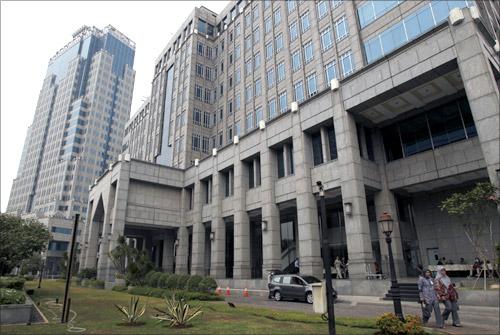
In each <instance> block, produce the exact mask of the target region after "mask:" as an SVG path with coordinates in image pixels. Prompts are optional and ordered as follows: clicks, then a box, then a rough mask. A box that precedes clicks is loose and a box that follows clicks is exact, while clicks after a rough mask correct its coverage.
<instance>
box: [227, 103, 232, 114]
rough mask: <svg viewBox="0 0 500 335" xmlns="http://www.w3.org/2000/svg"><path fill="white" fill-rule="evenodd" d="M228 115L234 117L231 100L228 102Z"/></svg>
mask: <svg viewBox="0 0 500 335" xmlns="http://www.w3.org/2000/svg"><path fill="white" fill-rule="evenodd" d="M227 115H233V101H232V100H229V101H228V102H227Z"/></svg>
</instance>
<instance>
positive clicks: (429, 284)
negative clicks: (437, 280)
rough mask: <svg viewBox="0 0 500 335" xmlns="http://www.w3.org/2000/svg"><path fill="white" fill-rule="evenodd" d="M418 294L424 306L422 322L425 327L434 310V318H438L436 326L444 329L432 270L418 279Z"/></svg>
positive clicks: (426, 271)
mask: <svg viewBox="0 0 500 335" xmlns="http://www.w3.org/2000/svg"><path fill="white" fill-rule="evenodd" d="M418 293H419V296H420V301H421V303H422V304H423V305H424V306H423V307H422V322H423V323H424V325H425V324H426V323H427V322H428V321H429V319H430V318H431V315H432V310H434V317H435V318H436V326H437V327H438V328H443V324H444V323H443V318H442V316H441V310H440V309H439V300H438V297H437V295H436V291H435V290H434V280H433V279H432V273H431V271H430V270H425V271H423V273H422V274H420V276H419V277H418Z"/></svg>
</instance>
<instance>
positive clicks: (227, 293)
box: [226, 286, 231, 297]
mask: <svg viewBox="0 0 500 335" xmlns="http://www.w3.org/2000/svg"><path fill="white" fill-rule="evenodd" d="M230 295H231V290H230V289H229V286H228V287H226V296H228V297H229V296H230Z"/></svg>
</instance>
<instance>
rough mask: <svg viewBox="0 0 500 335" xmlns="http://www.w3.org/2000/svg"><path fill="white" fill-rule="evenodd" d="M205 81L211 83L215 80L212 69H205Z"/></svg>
mask: <svg viewBox="0 0 500 335" xmlns="http://www.w3.org/2000/svg"><path fill="white" fill-rule="evenodd" d="M205 79H206V80H210V81H212V80H213V78H212V68H210V67H208V66H206V67H205Z"/></svg>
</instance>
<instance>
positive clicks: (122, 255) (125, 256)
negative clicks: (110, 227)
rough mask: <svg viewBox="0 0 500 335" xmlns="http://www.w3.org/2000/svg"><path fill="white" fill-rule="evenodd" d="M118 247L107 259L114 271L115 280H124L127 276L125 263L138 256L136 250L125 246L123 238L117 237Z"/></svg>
mask: <svg viewBox="0 0 500 335" xmlns="http://www.w3.org/2000/svg"><path fill="white" fill-rule="evenodd" d="M117 242H118V245H117V246H116V247H115V248H114V249H113V250H111V251H110V252H109V258H110V259H111V262H113V265H114V266H115V269H116V272H117V274H116V277H117V278H125V275H126V274H127V262H131V261H132V260H133V259H134V257H135V256H137V255H138V250H136V249H134V248H132V247H131V246H129V245H127V242H126V240H125V237H124V236H119V237H118V241H117Z"/></svg>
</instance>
